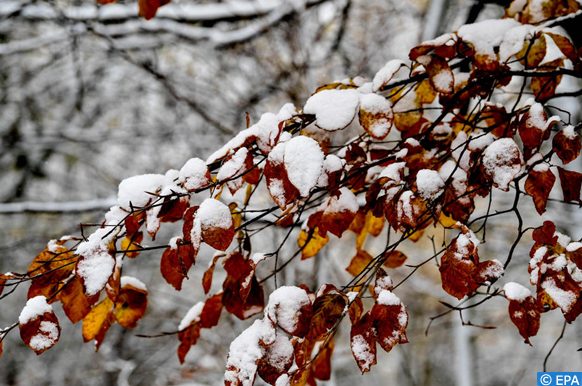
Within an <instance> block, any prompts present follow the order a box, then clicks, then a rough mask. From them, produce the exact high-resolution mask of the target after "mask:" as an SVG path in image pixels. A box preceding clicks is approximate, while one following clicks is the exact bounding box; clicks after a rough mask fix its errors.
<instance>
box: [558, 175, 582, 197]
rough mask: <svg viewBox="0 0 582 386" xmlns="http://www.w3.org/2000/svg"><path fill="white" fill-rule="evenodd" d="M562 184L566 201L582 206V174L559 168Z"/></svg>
mask: <svg viewBox="0 0 582 386" xmlns="http://www.w3.org/2000/svg"><path fill="white" fill-rule="evenodd" d="M558 174H559V175H560V184H561V186H562V192H563V193H564V201H566V202H577V203H579V204H582V200H581V199H580V188H581V187H582V173H578V172H576V171H571V170H566V169H564V168H561V167H559V166H558Z"/></svg>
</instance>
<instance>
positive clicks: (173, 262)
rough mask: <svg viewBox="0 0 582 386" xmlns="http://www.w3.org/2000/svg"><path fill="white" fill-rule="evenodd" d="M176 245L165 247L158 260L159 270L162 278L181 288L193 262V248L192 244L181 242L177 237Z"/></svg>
mask: <svg viewBox="0 0 582 386" xmlns="http://www.w3.org/2000/svg"><path fill="white" fill-rule="evenodd" d="M175 245H176V247H175V248H173V247H172V246H170V247H168V248H166V249H165V250H164V253H163V254H162V259H161V261H160V271H161V273H162V276H163V278H164V279H165V280H166V281H167V282H168V283H169V284H170V285H172V286H173V287H174V288H175V289H176V290H178V291H180V290H181V289H182V282H183V281H184V279H185V278H187V277H188V271H189V270H190V268H191V267H192V265H193V264H194V260H195V257H196V256H195V250H194V247H193V246H192V244H183V243H182V239H177V240H176V243H175Z"/></svg>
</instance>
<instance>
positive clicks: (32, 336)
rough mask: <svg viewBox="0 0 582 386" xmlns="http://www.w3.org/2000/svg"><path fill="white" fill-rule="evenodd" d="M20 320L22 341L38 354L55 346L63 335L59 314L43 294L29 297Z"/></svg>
mask: <svg viewBox="0 0 582 386" xmlns="http://www.w3.org/2000/svg"><path fill="white" fill-rule="evenodd" d="M18 322H19V324H18V327H19V329H20V337H21V338H22V341H23V342H24V343H25V344H26V345H27V346H28V347H30V348H31V349H32V350H33V351H34V352H35V353H36V354H37V355H40V354H42V353H43V352H45V351H46V350H48V349H50V348H51V347H53V346H54V345H55V344H56V343H57V342H58V340H59V337H60V335H61V327H60V326H59V321H58V319H57V316H56V315H55V313H54V312H53V309H52V307H51V306H50V305H49V304H48V303H47V302H46V298H45V297H44V296H42V295H40V296H35V297H33V298H31V299H28V301H27V302H26V306H25V307H24V309H23V310H22V312H21V313H20V316H19V318H18Z"/></svg>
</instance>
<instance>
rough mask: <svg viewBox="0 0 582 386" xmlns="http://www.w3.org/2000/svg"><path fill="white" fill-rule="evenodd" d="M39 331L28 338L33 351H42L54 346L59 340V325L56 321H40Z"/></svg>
mask: <svg viewBox="0 0 582 386" xmlns="http://www.w3.org/2000/svg"><path fill="white" fill-rule="evenodd" d="M38 330H39V333H38V334H36V335H34V336H33V337H32V338H30V342H29V345H30V348H32V349H33V350H35V351H42V350H46V349H48V348H51V347H52V346H54V344H55V343H56V342H57V340H59V335H60V333H59V327H58V326H57V324H56V323H54V322H51V321H48V320H44V321H42V322H40V326H39V328H38Z"/></svg>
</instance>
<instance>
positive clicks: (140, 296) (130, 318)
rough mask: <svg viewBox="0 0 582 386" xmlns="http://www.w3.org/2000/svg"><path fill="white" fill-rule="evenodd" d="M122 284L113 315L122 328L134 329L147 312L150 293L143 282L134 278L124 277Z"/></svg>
mask: <svg viewBox="0 0 582 386" xmlns="http://www.w3.org/2000/svg"><path fill="white" fill-rule="evenodd" d="M120 283H121V284H120V285H121V289H120V290H119V295H118V296H117V299H115V308H114V310H113V315H114V316H115V319H116V320H117V323H119V324H120V325H121V326H122V327H124V328H134V327H135V326H137V322H138V321H139V320H140V319H141V318H142V316H143V315H144V313H145V311H146V308H147V305H148V291H147V289H146V288H145V286H144V285H143V283H142V282H141V281H139V280H137V279H135V278H133V277H128V276H123V277H122V278H121V282H120Z"/></svg>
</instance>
